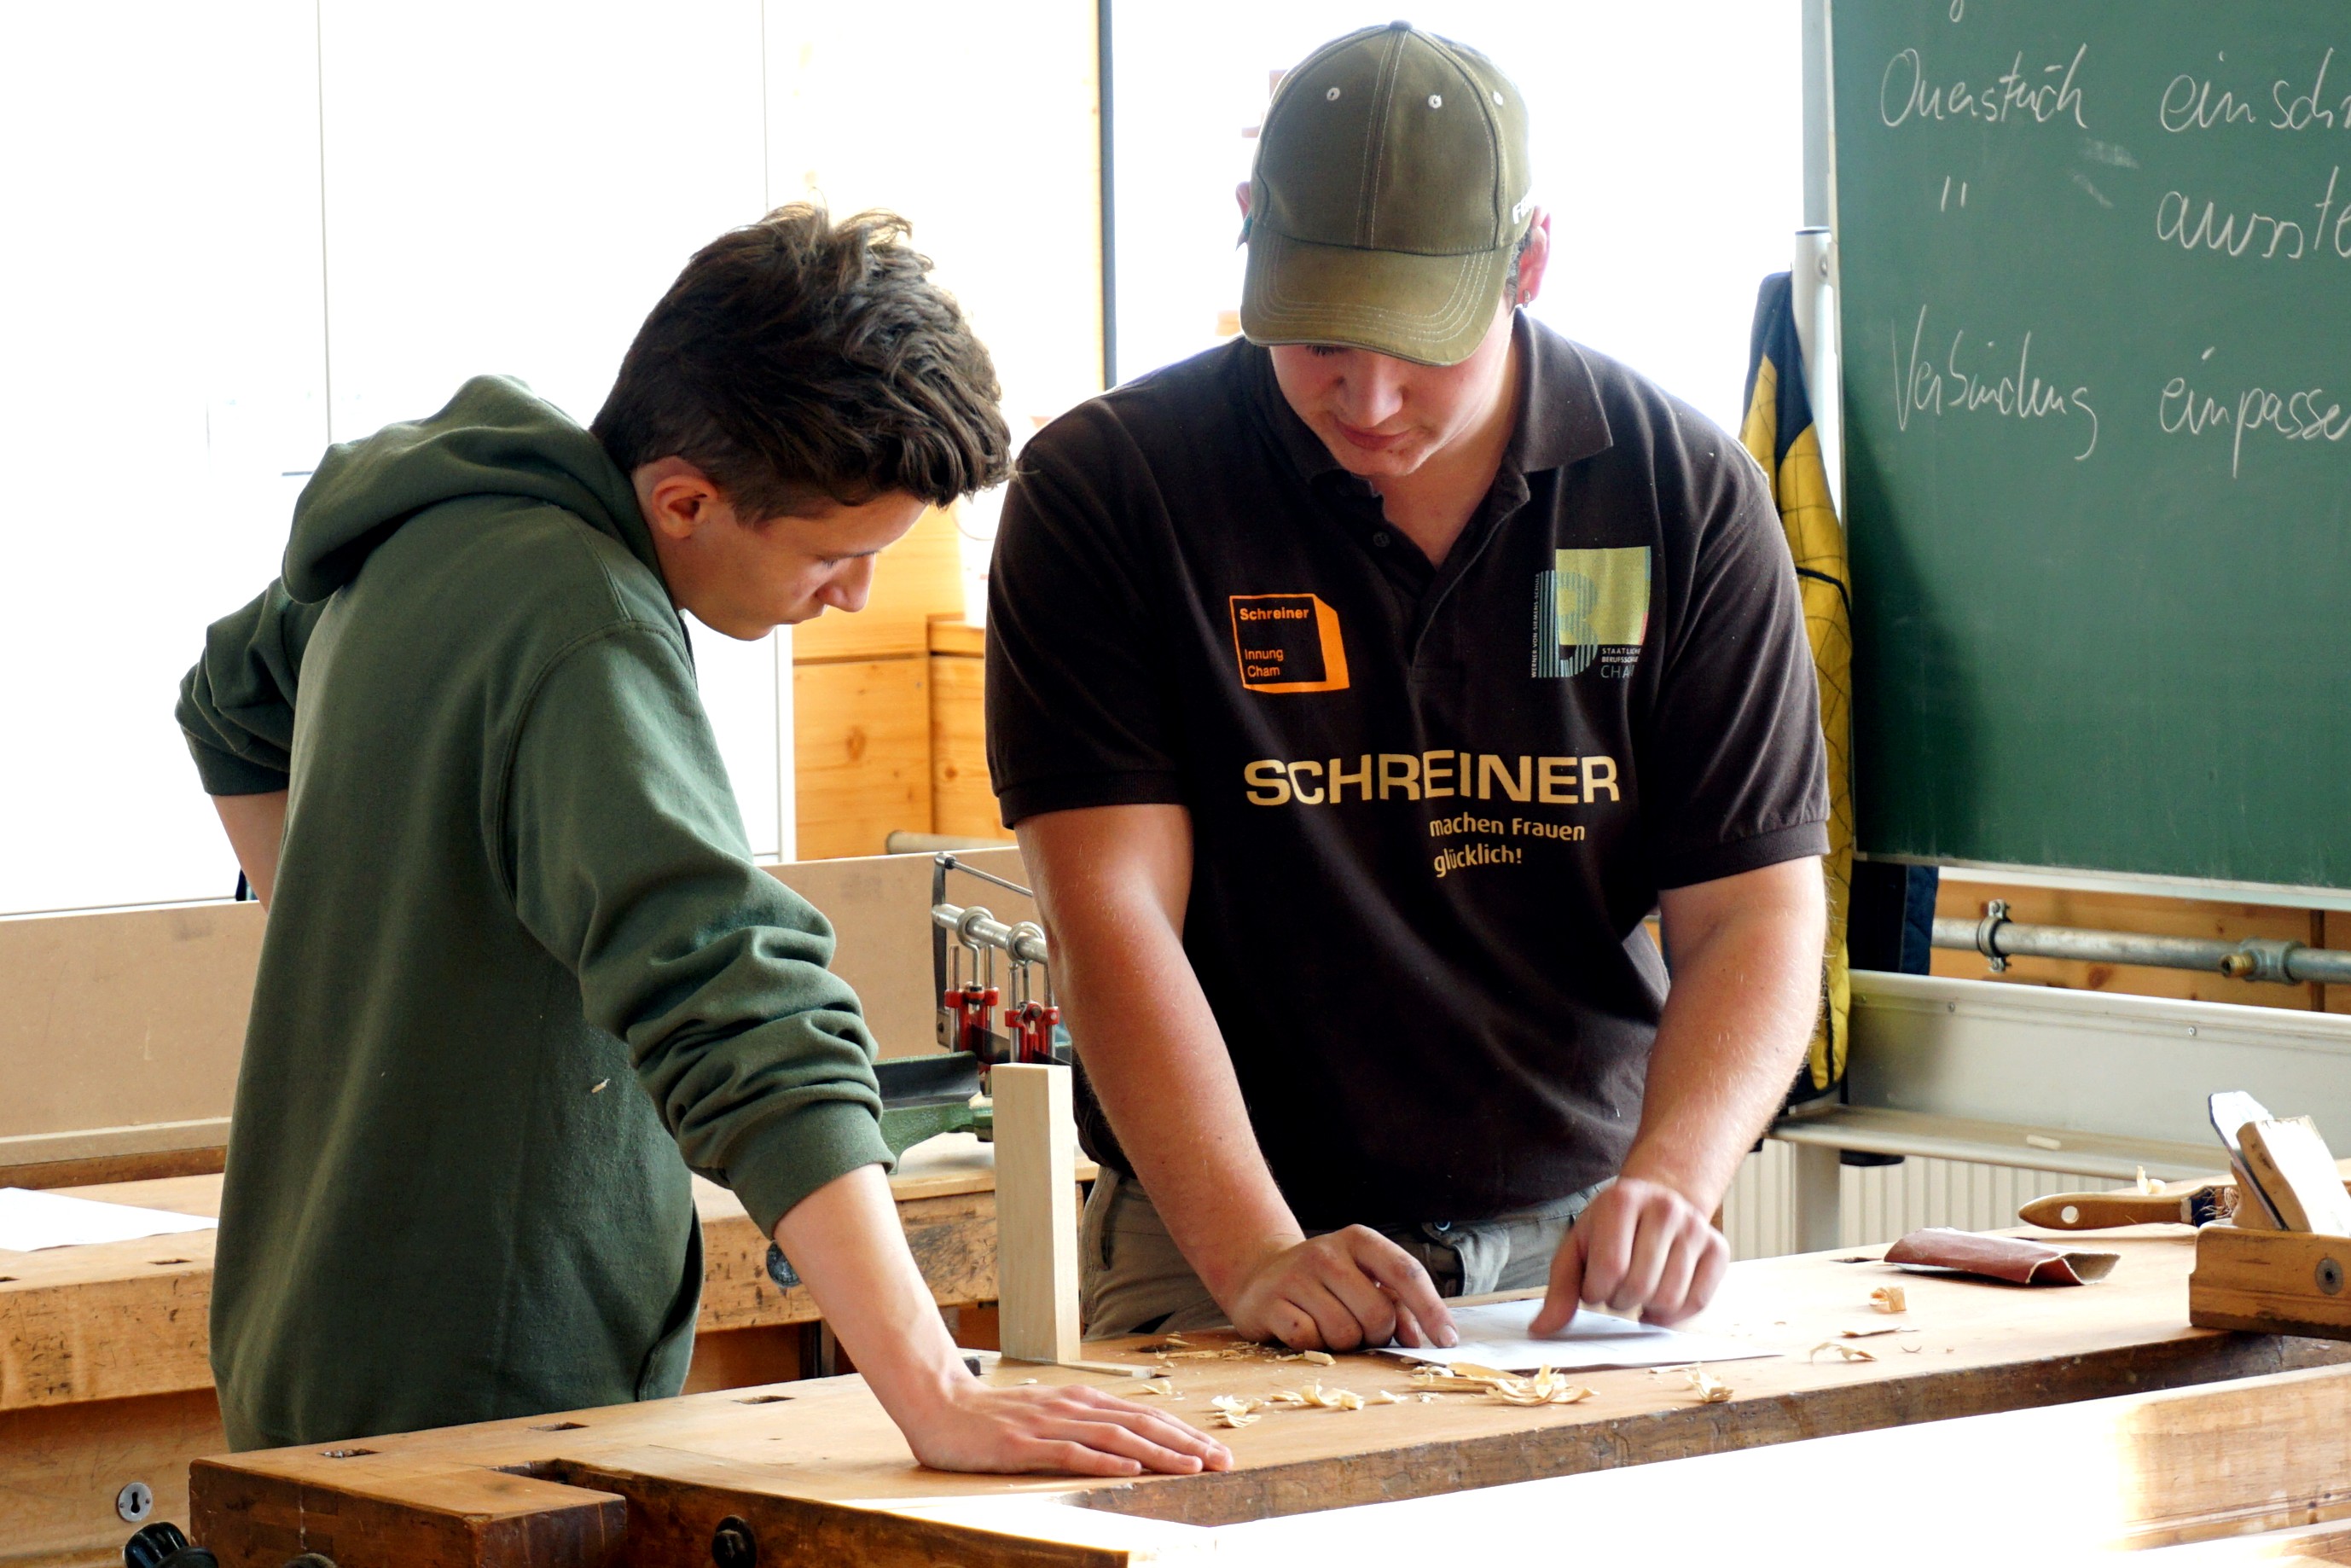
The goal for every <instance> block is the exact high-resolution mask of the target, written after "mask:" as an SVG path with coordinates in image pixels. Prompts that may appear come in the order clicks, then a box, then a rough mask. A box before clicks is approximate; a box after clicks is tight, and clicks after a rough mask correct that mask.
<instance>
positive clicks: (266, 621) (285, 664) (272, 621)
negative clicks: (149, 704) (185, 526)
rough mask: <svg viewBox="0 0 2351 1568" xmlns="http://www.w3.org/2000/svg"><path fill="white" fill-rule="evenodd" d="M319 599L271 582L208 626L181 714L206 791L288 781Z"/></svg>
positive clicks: (250, 790) (252, 790)
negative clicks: (305, 657)
mask: <svg viewBox="0 0 2351 1568" xmlns="http://www.w3.org/2000/svg"><path fill="white" fill-rule="evenodd" d="M323 608H324V606H323V605H319V604H298V603H296V602H295V601H293V600H291V599H289V598H287V594H286V589H285V585H284V584H283V583H278V582H273V583H271V584H270V585H269V586H268V587H267V588H266V589H265V590H263V591H262V593H261V596H260V597H259V598H258V599H256V600H255V601H253V602H252V603H250V604H248V605H246V607H245V608H244V609H242V610H240V611H238V612H236V613H235V614H234V615H230V616H228V617H226V618H225V619H224V620H220V621H215V622H213V623H212V626H211V628H210V629H209V630H208V631H206V632H205V633H204V657H203V658H201V659H199V660H197V661H196V665H195V668H193V669H192V670H190V671H189V672H188V674H187V677H186V678H185V679H184V680H183V681H182V682H181V683H180V706H179V710H178V717H179V720H180V728H181V730H182V731H183V733H184V734H185V735H186V736H187V737H188V750H189V752H190V753H191V754H193V756H194V758H195V759H196V774H197V777H199V778H201V779H203V780H204V793H206V794H208V795H266V794H268V793H269V792H270V791H272V790H275V789H285V788H286V778H287V772H288V770H289V769H290V768H291V765H292V757H293V747H294V688H295V685H296V683H297V681H298V678H299V676H300V674H301V669H302V650H303V649H304V647H305V646H307V645H308V643H309V641H310V632H311V631H312V630H313V629H314V628H315V627H316V626H317V625H318V623H319V612H320V611H321V610H322V609H323Z"/></svg>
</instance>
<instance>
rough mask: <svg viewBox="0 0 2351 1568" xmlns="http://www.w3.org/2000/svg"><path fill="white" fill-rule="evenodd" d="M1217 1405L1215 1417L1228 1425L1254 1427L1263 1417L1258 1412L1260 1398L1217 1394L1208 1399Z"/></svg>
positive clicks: (1260, 1402) (1210, 1402)
mask: <svg viewBox="0 0 2351 1568" xmlns="http://www.w3.org/2000/svg"><path fill="white" fill-rule="evenodd" d="M1208 1403H1209V1404H1211V1405H1213V1406H1216V1407H1217V1418H1218V1419H1220V1420H1222V1421H1223V1422H1224V1424H1225V1425H1226V1426H1228V1427H1236V1428H1238V1427H1254V1426H1256V1425H1257V1424H1258V1423H1259V1421H1262V1420H1264V1419H1265V1417H1264V1416H1260V1415H1259V1414H1258V1410H1259V1406H1261V1405H1262V1404H1263V1403H1264V1402H1263V1401H1262V1400H1257V1399H1243V1398H1241V1397H1240V1396H1238V1395H1234V1394H1219V1395H1217V1396H1216V1397H1214V1398H1212V1399H1210V1400H1209V1401H1208Z"/></svg>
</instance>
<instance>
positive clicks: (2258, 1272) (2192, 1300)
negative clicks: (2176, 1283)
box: [2188, 1225, 2351, 1339]
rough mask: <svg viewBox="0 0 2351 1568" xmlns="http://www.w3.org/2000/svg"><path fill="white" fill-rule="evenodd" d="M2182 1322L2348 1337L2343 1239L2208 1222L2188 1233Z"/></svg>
mask: <svg viewBox="0 0 2351 1568" xmlns="http://www.w3.org/2000/svg"><path fill="white" fill-rule="evenodd" d="M2188 1321H2189V1322H2190V1323H2193V1324H2194V1325H2195V1326H2196V1327H2198V1328H2200V1329H2241V1330H2245V1331H2248V1332H2250V1333H2283V1334H2306V1335H2309V1336H2311V1337H2313V1338H2315V1339H2351V1240H2346V1239H2344V1238H2342V1237H2339V1236H2308V1235H2304V1234H2301V1233H2299V1232H2295V1231H2287V1230H2246V1229H2241V1228H2238V1227H2236V1226H2233V1225H2208V1226H2206V1227H2204V1228H2203V1229H2201V1230H2199V1231H2198V1232H2197V1233H2196V1271H2195V1272H2194V1273H2192V1274H2190V1275H2189V1277H2188Z"/></svg>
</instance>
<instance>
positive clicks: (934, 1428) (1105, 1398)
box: [904, 1379, 1233, 1476]
mask: <svg viewBox="0 0 2351 1568" xmlns="http://www.w3.org/2000/svg"><path fill="white" fill-rule="evenodd" d="M904 1430H905V1436H906V1441H907V1443H908V1444H909V1445H910V1446H911V1447H912V1448H914V1457H915V1458H918V1459H920V1460H921V1461H922V1462H923V1463H924V1464H926V1465H928V1466H930V1467H931V1469H935V1470H977V1471H985V1472H988V1473H992V1474H998V1475H1012V1474H1022V1473H1032V1472H1038V1471H1045V1472H1051V1473H1057V1474H1061V1475H1077V1476H1133V1475H1140V1474H1142V1473H1143V1472H1144V1471H1145V1470H1156V1471H1159V1472H1160V1473H1162V1474H1164V1475H1175V1476H1188V1475H1194V1474H1196V1473H1198V1472H1199V1471H1201V1470H1225V1469H1231V1468H1232V1463H1233V1456H1232V1454H1231V1453H1230V1451H1228V1449H1227V1448H1225V1446H1224V1445H1223V1444H1222V1443H1219V1442H1217V1440H1216V1439H1215V1438H1214V1437H1209V1436H1208V1435H1207V1433H1205V1432H1202V1431H1199V1430H1198V1429H1196V1428H1195V1427H1189V1426H1186V1424H1185V1423H1184V1422H1181V1421H1178V1420H1175V1418H1173V1417H1172V1416H1162V1415H1160V1414H1158V1413H1157V1412H1155V1411H1151V1410H1146V1409H1144V1407H1143V1406H1140V1405H1136V1404H1133V1403H1131V1402H1129V1401H1127V1400H1124V1399H1120V1398H1117V1397H1115V1396H1112V1395H1109V1394H1105V1393H1103V1392H1102V1390H1101V1389H1099V1388H1094V1387H1091V1386H1089V1385H1086V1384H1082V1383H1065V1384H1061V1385H1055V1386H1050V1387H1049V1386H1047V1385H1042V1384H1032V1385H1027V1386H1023V1387H1019V1388H995V1387H990V1386H989V1385H987V1384H985V1383H981V1382H979V1381H978V1380H977V1379H971V1380H968V1381H959V1382H957V1383H956V1384H954V1385H952V1387H951V1391H950V1392H949V1393H948V1395H947V1396H946V1398H945V1399H944V1400H943V1401H942V1402H941V1403H940V1405H939V1406H938V1407H936V1408H934V1409H931V1410H927V1411H925V1412H924V1414H923V1416H922V1417H921V1418H920V1419H916V1420H912V1421H909V1422H907V1423H906V1425H905V1428H904Z"/></svg>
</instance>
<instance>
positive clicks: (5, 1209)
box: [0, 1186, 220, 1252]
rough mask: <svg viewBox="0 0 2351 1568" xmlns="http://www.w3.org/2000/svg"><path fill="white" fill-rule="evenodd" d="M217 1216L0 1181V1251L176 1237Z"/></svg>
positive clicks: (204, 1227)
mask: <svg viewBox="0 0 2351 1568" xmlns="http://www.w3.org/2000/svg"><path fill="white" fill-rule="evenodd" d="M219 1224H220V1221H219V1220H217V1219H208V1218H204V1216H203V1215H201V1214H173V1213H172V1212H171V1211H170V1210H168V1209H162V1208H133V1207H131V1206H130V1205H129V1204H124V1203H99V1202H96V1201H95V1200H93V1199H90V1198H87V1197H66V1196H65V1195H64V1194H63V1193H56V1192H39V1191H36V1190H34V1189H33V1188H30V1187H22V1186H0V1252H38V1251H41V1250H42V1249H45V1248H50V1247H85V1246H88V1245H89V1244H90V1243H92V1242H96V1241H136V1240H138V1239H140V1238H141V1237H142V1236H177V1235H179V1234H181V1233H182V1232H183V1231H189V1230H210V1229H213V1228H214V1227H216V1226H218V1225H219Z"/></svg>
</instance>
